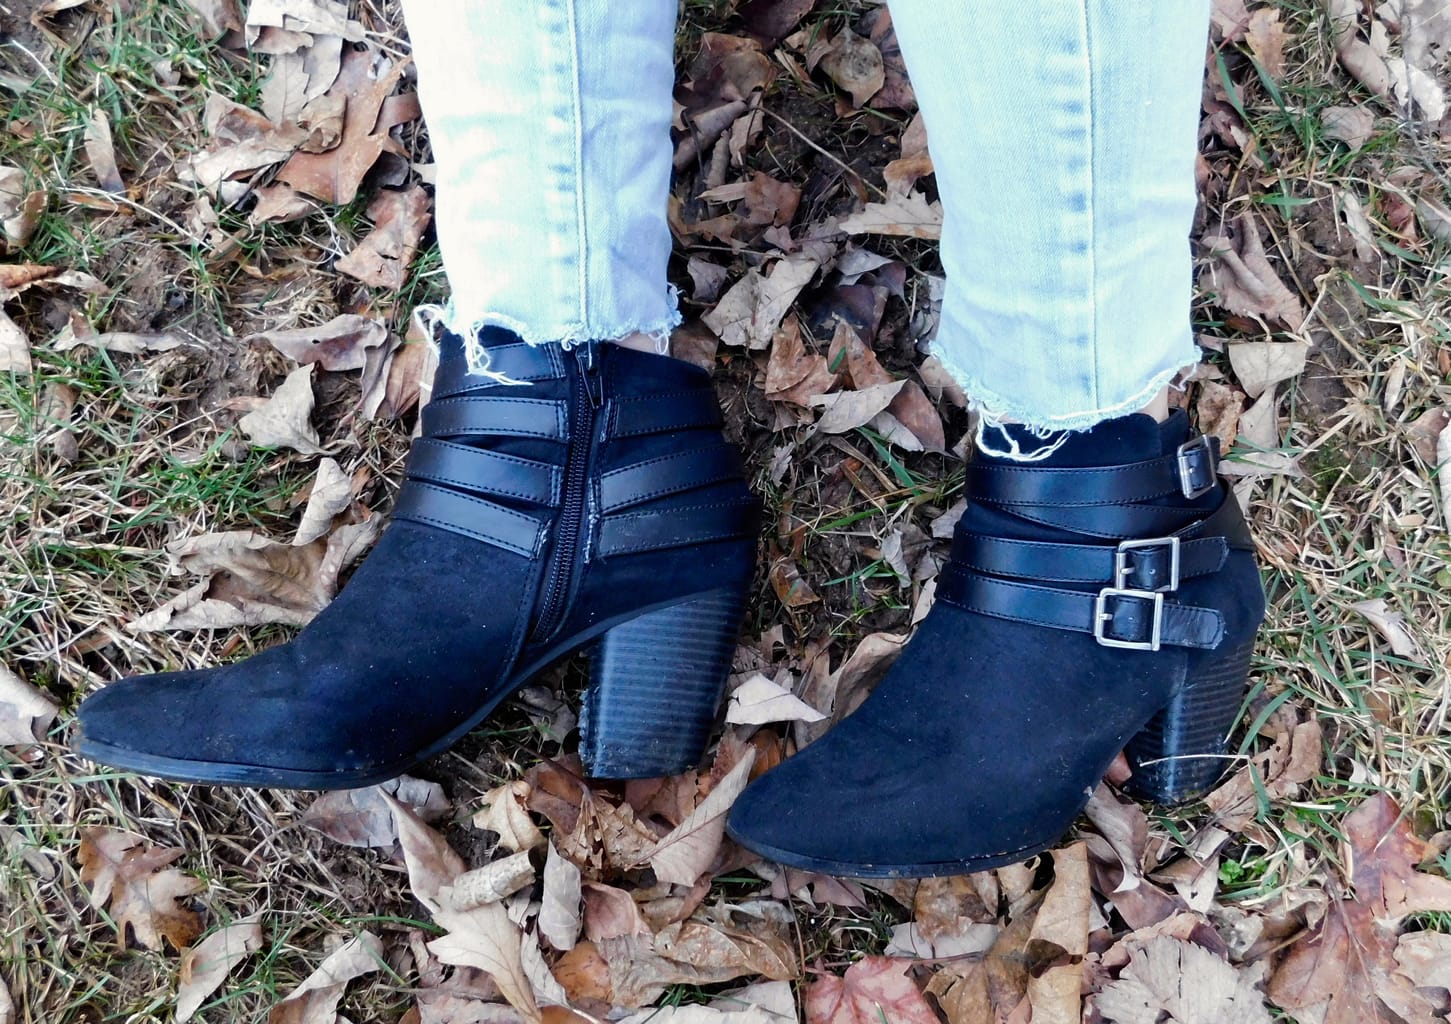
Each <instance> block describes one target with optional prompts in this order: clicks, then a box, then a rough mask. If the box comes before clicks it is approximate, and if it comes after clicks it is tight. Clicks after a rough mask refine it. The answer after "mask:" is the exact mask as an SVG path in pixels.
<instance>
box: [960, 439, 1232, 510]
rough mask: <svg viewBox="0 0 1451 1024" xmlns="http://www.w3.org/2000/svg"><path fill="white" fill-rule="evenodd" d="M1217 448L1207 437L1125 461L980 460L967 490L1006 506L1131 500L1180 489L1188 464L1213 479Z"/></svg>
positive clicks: (972, 470)
mask: <svg viewBox="0 0 1451 1024" xmlns="http://www.w3.org/2000/svg"><path fill="white" fill-rule="evenodd" d="M1218 454H1219V448H1218V444H1217V442H1216V441H1214V440H1213V439H1211V440H1210V441H1209V442H1208V443H1207V444H1204V445H1199V446H1188V445H1186V446H1185V447H1184V448H1183V449H1181V450H1180V451H1177V452H1171V453H1170V454H1168V455H1163V456H1160V457H1159V458H1156V459H1146V460H1144V461H1143V462H1134V463H1130V464H1128V465H1126V466H1108V467H1098V466H1094V467H1087V468H1081V469H1080V468H1072V467H1043V466H1033V465H1030V464H1029V465H1014V464H1011V463H1005V462H1003V461H992V462H988V461H986V460H982V461H978V462H974V463H973V464H972V465H970V466H969V467H968V490H969V492H970V493H971V494H972V496H973V497H974V499H976V500H978V501H983V502H987V503H988V504H992V505H1002V506H1007V507H1012V506H1015V505H1032V506H1053V505H1068V506H1083V505H1092V506H1094V507H1096V508H1101V507H1102V506H1105V505H1108V504H1110V503H1114V504H1133V503H1135V502H1142V501H1153V500H1154V499H1156V498H1166V497H1169V496H1171V495H1176V494H1178V495H1182V494H1183V492H1184V489H1185V477H1186V470H1188V471H1190V472H1189V475H1190V476H1192V477H1194V478H1198V479H1202V478H1203V476H1204V474H1205V473H1206V472H1207V473H1208V475H1209V478H1210V479H1213V473H1214V467H1215V466H1216V465H1217V462H1218ZM1186 460H1188V462H1187V465H1186Z"/></svg>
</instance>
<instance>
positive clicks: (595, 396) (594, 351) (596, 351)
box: [574, 338, 605, 409]
mask: <svg viewBox="0 0 1451 1024" xmlns="http://www.w3.org/2000/svg"><path fill="white" fill-rule="evenodd" d="M600 354H601V353H600V343H599V341H597V340H596V339H594V338H591V339H590V340H589V341H586V342H585V343H584V344H583V345H576V346H575V347H574V358H575V360H576V361H578V363H579V372H580V376H581V377H582V378H583V379H584V390H585V393H586V394H588V395H589V404H590V407H591V408H594V409H598V408H599V407H600V406H601V405H603V404H604V401H605V388H604V382H603V381H602V380H601V379H600Z"/></svg>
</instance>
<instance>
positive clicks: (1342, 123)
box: [1320, 105, 1375, 153]
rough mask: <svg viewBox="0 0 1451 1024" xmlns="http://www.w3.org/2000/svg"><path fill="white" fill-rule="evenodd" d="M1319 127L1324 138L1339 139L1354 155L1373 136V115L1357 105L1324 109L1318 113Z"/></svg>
mask: <svg viewBox="0 0 1451 1024" xmlns="http://www.w3.org/2000/svg"><path fill="white" fill-rule="evenodd" d="M1320 126H1321V129H1322V130H1323V131H1324V133H1325V137H1326V138H1330V139H1339V140H1340V141H1341V142H1343V143H1345V144H1346V145H1347V146H1349V147H1350V151H1351V152H1352V153H1355V152H1358V151H1359V150H1360V148H1361V147H1362V146H1364V145H1365V144H1366V143H1367V142H1369V141H1370V137H1371V136H1372V135H1374V134H1375V114H1373V113H1371V111H1370V110H1369V109H1368V108H1366V107H1363V106H1359V105H1357V106H1353V107H1326V108H1325V109H1324V110H1322V111H1320Z"/></svg>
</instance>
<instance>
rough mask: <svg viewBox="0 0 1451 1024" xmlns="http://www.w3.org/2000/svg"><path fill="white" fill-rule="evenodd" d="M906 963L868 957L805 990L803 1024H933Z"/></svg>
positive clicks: (935, 1023) (908, 961)
mask: <svg viewBox="0 0 1451 1024" xmlns="http://www.w3.org/2000/svg"><path fill="white" fill-rule="evenodd" d="M911 965H912V961H910V960H898V959H894V958H890V957H884V956H869V957H865V958H863V959H861V960H858V961H857V962H856V963H854V964H852V965H851V966H850V967H848V968H847V970H846V973H845V974H844V975H843V976H841V977H839V978H838V977H837V976H836V975H833V974H828V975H825V976H823V977H821V978H819V979H817V980H816V981H814V982H812V983H811V984H810V985H808V986H807V987H806V996H805V1003H806V1006H805V1010H806V1024H881V1022H882V1021H884V1020H885V1021H890V1022H891V1024H937V1015H936V1014H935V1013H934V1012H933V1011H932V1007H931V1006H929V1005H928V1003H927V1000H926V999H925V998H924V997H923V995H922V993H921V992H920V991H919V990H918V988H917V983H916V982H914V981H913V980H912V979H911V978H909V977H908V976H907V968H908V967H910V966H911Z"/></svg>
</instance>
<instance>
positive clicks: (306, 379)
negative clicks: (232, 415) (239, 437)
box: [237, 364, 324, 455]
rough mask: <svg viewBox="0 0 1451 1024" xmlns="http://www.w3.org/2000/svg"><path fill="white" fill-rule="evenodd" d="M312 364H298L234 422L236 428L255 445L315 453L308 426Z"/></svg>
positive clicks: (314, 432) (314, 438) (313, 437)
mask: <svg viewBox="0 0 1451 1024" xmlns="http://www.w3.org/2000/svg"><path fill="white" fill-rule="evenodd" d="M312 369H313V368H312V365H311V364H309V365H307V366H299V367H298V368H297V369H295V370H293V371H292V372H291V373H289V374H288V375H287V379H286V380H284V381H283V382H282V384H281V386H280V387H278V389H277V390H276V391H274V392H273V393H272V397H271V398H269V399H268V400H267V402H266V403H265V404H264V405H262V406H261V407H260V408H257V409H254V410H252V411H251V412H249V413H248V414H247V415H245V416H243V417H242V418H241V419H240V420H238V421H237V427H238V429H240V430H241V431H242V433H244V434H246V435H247V436H248V437H249V438H250V439H251V441H252V443H253V444H254V445H256V446H257V447H259V448H291V449H293V450H294V451H299V452H302V454H304V455H318V454H321V453H322V452H323V451H324V449H323V448H322V447H321V445H320V444H319V443H318V441H319V439H318V436H317V430H316V429H315V428H314V427H313V425H312V406H313V396H312Z"/></svg>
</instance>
